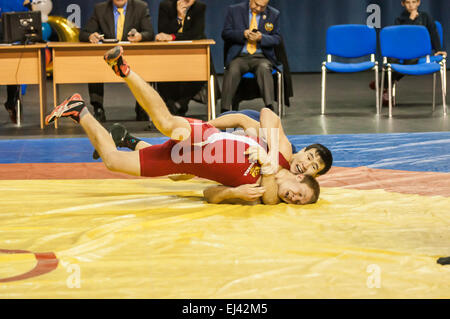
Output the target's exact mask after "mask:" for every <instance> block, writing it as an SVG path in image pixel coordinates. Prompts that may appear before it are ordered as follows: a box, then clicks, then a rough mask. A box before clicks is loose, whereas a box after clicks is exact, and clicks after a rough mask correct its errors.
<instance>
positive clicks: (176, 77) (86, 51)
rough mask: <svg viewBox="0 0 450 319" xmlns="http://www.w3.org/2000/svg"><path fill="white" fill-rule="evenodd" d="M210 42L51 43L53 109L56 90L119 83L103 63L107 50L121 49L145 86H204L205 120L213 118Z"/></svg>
mask: <svg viewBox="0 0 450 319" xmlns="http://www.w3.org/2000/svg"><path fill="white" fill-rule="evenodd" d="M213 44H215V42H214V41H213V40H196V41H174V42H141V43H128V42H126V43H122V42H121V43H119V44H105V43H104V44H91V43H69V42H52V43H48V47H49V48H51V49H52V51H53V92H54V105H58V102H61V101H60V100H59V97H58V90H57V86H58V85H59V84H71V83H120V82H124V81H123V79H121V78H119V77H118V76H116V75H115V74H114V73H113V72H112V71H111V68H110V67H109V66H108V65H107V64H106V63H105V62H104V60H103V55H104V54H105V52H106V51H107V50H109V49H110V48H112V47H114V46H116V45H121V46H123V48H124V51H125V58H126V60H127V62H128V63H129V64H130V66H131V68H132V69H133V70H135V71H136V72H137V73H138V74H139V75H140V76H141V77H142V78H143V79H144V80H145V81H147V82H178V81H207V82H208V96H209V99H208V120H209V119H211V118H214V117H215V114H214V110H213V108H212V99H211V94H214V93H213V92H212V90H213V88H214V85H213V84H214V83H213V82H212V79H211V72H210V61H211V59H210V55H211V53H210V45H213Z"/></svg>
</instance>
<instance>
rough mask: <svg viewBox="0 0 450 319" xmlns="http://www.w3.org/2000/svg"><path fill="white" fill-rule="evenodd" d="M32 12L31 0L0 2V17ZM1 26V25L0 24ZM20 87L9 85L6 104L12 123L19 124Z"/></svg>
mask: <svg viewBox="0 0 450 319" xmlns="http://www.w3.org/2000/svg"><path fill="white" fill-rule="evenodd" d="M28 10H31V3H30V1H29V0H25V1H23V0H0V17H1V15H2V14H3V13H5V12H21V11H28ZM0 26H1V23H0ZM0 39H1V40H3V30H0ZM19 90H20V85H7V86H6V92H7V100H6V102H5V108H6V111H8V114H9V118H10V119H11V122H13V123H14V124H17V101H18V100H19Z"/></svg>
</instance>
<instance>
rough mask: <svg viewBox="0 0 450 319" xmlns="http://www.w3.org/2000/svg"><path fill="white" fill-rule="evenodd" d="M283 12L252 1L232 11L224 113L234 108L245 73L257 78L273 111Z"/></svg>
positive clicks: (258, 0) (227, 39) (225, 30)
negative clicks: (275, 70)
mask: <svg viewBox="0 0 450 319" xmlns="http://www.w3.org/2000/svg"><path fill="white" fill-rule="evenodd" d="M279 16H280V12H279V11H278V10H276V9H275V8H272V7H270V6H269V0H250V1H249V2H248V1H247V2H243V3H240V4H236V5H232V6H230V7H229V8H228V13H227V16H226V19H225V26H224V28H223V31H222V38H223V40H224V41H225V46H227V47H229V49H228V52H227V56H226V57H225V67H226V71H225V74H224V79H223V87H222V111H227V110H230V109H231V105H232V100H233V97H234V95H235V94H236V91H237V88H238V86H239V82H240V81H241V77H242V75H243V74H245V73H247V72H249V71H251V72H253V73H254V74H255V75H256V80H257V82H258V87H259V90H260V92H261V94H262V96H263V99H264V103H265V106H266V107H268V108H270V109H272V110H273V105H274V100H275V94H274V83H273V77H272V69H273V67H275V66H277V65H278V64H279V63H277V61H276V57H275V51H274V48H275V47H276V46H277V45H279V44H280V41H281V37H280V30H279V28H280V26H279Z"/></svg>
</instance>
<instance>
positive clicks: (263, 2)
mask: <svg viewBox="0 0 450 319" xmlns="http://www.w3.org/2000/svg"><path fill="white" fill-rule="evenodd" d="M268 4H269V0H250V9H251V10H252V12H253V13H256V14H261V13H263V12H264V11H266V8H267V5H268Z"/></svg>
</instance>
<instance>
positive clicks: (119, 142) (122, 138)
mask: <svg viewBox="0 0 450 319" xmlns="http://www.w3.org/2000/svg"><path fill="white" fill-rule="evenodd" d="M109 134H110V135H111V137H112V138H113V140H114V144H116V147H128V143H127V138H130V137H131V138H132V136H131V135H129V134H128V130H127V129H126V127H125V126H123V125H122V124H119V123H114V124H113V126H111V129H110V130H109ZM92 158H93V159H95V160H96V159H99V158H100V155H99V154H98V152H97V150H95V151H94V153H93V154H92Z"/></svg>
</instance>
